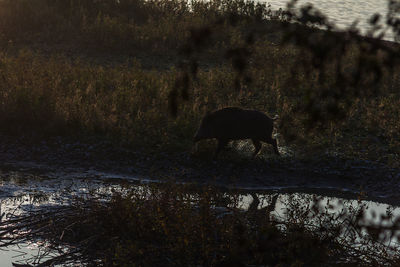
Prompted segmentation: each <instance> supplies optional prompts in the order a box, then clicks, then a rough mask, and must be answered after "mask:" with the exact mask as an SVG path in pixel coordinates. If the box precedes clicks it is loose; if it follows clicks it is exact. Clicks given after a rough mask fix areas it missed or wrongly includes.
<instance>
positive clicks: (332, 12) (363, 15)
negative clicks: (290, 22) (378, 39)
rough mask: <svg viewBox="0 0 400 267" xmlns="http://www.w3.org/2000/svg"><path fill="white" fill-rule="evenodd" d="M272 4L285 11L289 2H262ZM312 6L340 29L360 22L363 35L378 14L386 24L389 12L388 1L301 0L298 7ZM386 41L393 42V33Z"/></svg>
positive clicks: (273, 7)
mask: <svg viewBox="0 0 400 267" xmlns="http://www.w3.org/2000/svg"><path fill="white" fill-rule="evenodd" d="M262 2H265V3H267V4H271V8H272V9H273V10H278V9H279V8H282V9H285V8H286V4H287V2H288V1H287V0H267V1H262ZM306 4H312V5H313V6H314V7H316V8H317V9H318V10H319V11H321V12H322V13H323V14H325V15H326V16H327V17H328V18H329V21H330V22H332V23H334V24H335V25H336V26H337V27H338V28H339V29H345V28H347V27H349V26H351V25H352V24H353V22H354V21H358V24H357V26H358V28H359V29H361V32H362V33H363V34H366V33H367V31H368V30H370V29H371V25H370V24H369V23H368V20H369V18H370V17H371V16H373V15H374V14H376V13H379V14H381V16H382V18H381V22H382V23H384V21H385V20H384V18H385V17H386V14H387V11H388V1H387V0H299V1H297V4H296V6H297V7H301V6H303V5H306ZM384 39H387V40H393V33H392V32H390V31H387V32H386V34H385V37H384Z"/></svg>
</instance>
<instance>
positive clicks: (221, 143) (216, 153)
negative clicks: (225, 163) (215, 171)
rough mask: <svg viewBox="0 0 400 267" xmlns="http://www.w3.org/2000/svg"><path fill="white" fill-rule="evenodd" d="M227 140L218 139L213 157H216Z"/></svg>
mask: <svg viewBox="0 0 400 267" xmlns="http://www.w3.org/2000/svg"><path fill="white" fill-rule="evenodd" d="M228 142H229V140H226V139H218V146H217V150H216V151H215V155H214V159H217V157H218V154H219V152H221V150H222V149H223V148H224V147H225V146H226V145H227V144H228Z"/></svg>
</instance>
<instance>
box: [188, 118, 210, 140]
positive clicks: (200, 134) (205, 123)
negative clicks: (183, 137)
mask: <svg viewBox="0 0 400 267" xmlns="http://www.w3.org/2000/svg"><path fill="white" fill-rule="evenodd" d="M213 137H214V128H213V126H212V119H211V118H210V116H209V115H206V116H204V117H203V119H202V120H201V123H200V127H199V129H198V130H197V132H196V134H195V136H194V137H193V141H194V142H195V143H196V142H198V141H200V140H202V139H208V138H213Z"/></svg>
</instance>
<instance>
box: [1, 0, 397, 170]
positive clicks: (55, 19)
mask: <svg viewBox="0 0 400 267" xmlns="http://www.w3.org/2000/svg"><path fill="white" fill-rule="evenodd" d="M0 5H1V8H0V13H1V14H0V29H1V32H2V35H1V36H0V42H1V48H2V50H3V52H2V54H1V56H0V73H1V78H0V89H1V94H0V111H1V112H0V129H1V132H2V133H4V134H12V135H16V136H20V135H30V134H35V135H41V136H44V137H49V136H55V135H67V136H75V137H78V138H79V136H88V135H89V136H90V135H96V136H106V137H110V138H112V139H114V140H115V141H116V142H123V143H125V144H129V145H131V146H132V147H145V150H147V151H149V152H152V151H159V150H163V151H166V150H167V151H185V150H188V148H189V147H190V144H191V138H192V136H193V134H194V132H195V131H196V127H197V126H198V123H199V121H200V119H201V117H202V116H203V114H205V112H206V111H209V110H213V109H216V108H220V107H224V106H242V107H245V108H252V109H259V110H262V111H265V112H266V113H267V114H269V115H271V116H273V115H275V114H279V116H280V118H281V120H280V121H279V122H278V123H277V128H278V129H277V132H278V133H279V136H278V140H279V144H280V145H281V146H289V147H291V149H292V150H294V151H295V152H296V154H298V155H306V156H307V155H312V156H315V155H319V154H321V153H325V152H326V151H330V152H340V153H343V154H344V155H345V156H346V157H351V158H362V159H370V160H378V161H381V162H383V163H386V164H389V165H391V166H398V164H399V163H398V162H400V159H399V155H400V150H399V148H400V144H399V140H400V139H399V132H400V129H399V128H400V124H399V121H400V113H399V108H398V106H399V103H400V102H399V101H400V93H399V90H398V88H399V80H398V78H397V77H398V75H397V74H398V68H397V65H395V67H394V68H393V69H394V71H393V72H390V71H389V70H388V71H387V72H385V71H384V72H383V73H382V78H381V79H380V80H379V84H378V85H375V86H376V87H379V93H378V94H365V95H363V94H359V95H352V97H351V99H348V98H346V99H339V100H338V101H339V103H338V106H339V107H341V106H343V107H344V108H343V109H344V110H345V114H341V115H343V116H341V117H340V119H337V118H332V119H329V116H328V120H326V121H325V122H324V121H322V122H321V121H316V123H315V125H313V126H312V127H311V128H310V127H309V126H310V125H309V122H310V121H312V120H313V117H312V116H313V114H311V115H310V113H308V112H306V111H305V108H304V106H307V103H310V99H315V97H318V96H319V95H323V94H326V92H327V90H328V89H329V88H336V87H337V83H336V81H335V79H334V77H336V76H335V64H334V63H332V64H331V65H329V64H328V67H327V70H326V71H327V73H328V74H329V73H331V76H329V75H328V78H327V79H325V80H324V83H323V84H321V82H320V80H319V79H320V77H319V76H320V72H319V71H315V72H313V73H312V74H311V75H310V73H308V72H307V70H306V69H304V68H303V67H302V66H301V65H299V58H300V59H301V60H303V61H305V62H306V61H307V60H309V59H310V60H311V55H310V54H309V53H308V52H307V51H305V50H304V49H303V48H300V47H297V46H296V45H294V44H293V43H289V44H288V43H286V44H285V45H284V44H281V40H282V38H281V37H282V36H283V35H284V34H283V33H284V32H283V31H282V29H283V28H282V27H281V26H282V25H284V23H283V24H282V23H281V22H279V21H277V20H276V19H278V18H277V17H274V16H272V13H271V11H270V9H269V8H268V7H266V6H263V5H255V4H254V3H247V2H240V1H211V2H207V3H201V2H193V3H191V5H189V4H188V3H187V2H180V1H140V0H135V1H133V0H130V1H128V0H126V1H118V2H117V1H111V0H109V1H100V2H90V1H77V0H76V1H75V0H71V1H44V0H35V1H23V0H18V1H2V2H1V3H0ZM232 14H233V15H232ZM221 17H222V18H225V19H224V20H221V22H219V23H217V24H215V23H214V24H212V23H211V24H212V25H213V27H212V28H211V29H212V31H211V33H210V37H208V33H207V31H206V30H207V29H208V28H207V27H209V25H210V22H213V21H219V19H220V18H221ZM261 18H269V19H261ZM271 18H273V19H271ZM204 27H206V28H204ZM199 29H200V30H199ZM201 29H203V30H204V29H206V30H205V31H204V32H203V33H202V31H201ZM250 29H251V31H250ZM250 32H251V33H252V35H250V36H249V33H250ZM254 32H256V33H257V35H255V39H254V40H250V41H249V38H250V37H252V36H253V33H254ZM202 34H203V35H205V36H206V37H207V38H205V39H204V40H205V41H203V39H202V38H203V37H202ZM196 36H197V37H198V39H196V38H197V37H196ZM199 36H200V37H199ZM193 38H194V39H196V40H197V41H196V42H195V43H190V42H189V41H190V40H193ZM250 39H251V38H250ZM188 40H189V41H188ZM185 45H186V46H187V45H191V46H190V47H189V48H191V49H192V50H193V51H192V52H191V53H189V54H187V53H186V54H185V51H186V50H185V49H182V47H183V48H185ZM241 47H245V48H246V49H247V50H246V51H250V54H249V55H248V56H246V57H247V58H246V68H245V69H244V70H243V73H239V72H238V69H237V67H238V66H237V62H236V61H237V58H235V55H234V56H233V57H232V56H231V57H229V53H228V54H227V51H229V50H232V48H241ZM235 51H236V50H235ZM360 53H361V52H360V50H359V48H358V47H357V46H354V47H353V48H350V49H348V50H346V52H345V53H344V54H343V55H342V56H343V58H344V59H343V62H342V63H343V64H342V66H341V67H342V68H343V69H345V70H348V72H351V70H352V69H354V68H355V67H356V66H357V64H358V63H359V62H358V61H357V60H358V56H359V55H360ZM225 55H227V56H225ZM235 60H236V61H235ZM239 60H240V58H239ZM382 61H383V60H382ZM188 62H189V63H190V62H191V63H193V62H195V63H197V64H198V68H197V69H196V71H195V74H196V75H195V76H194V75H193V76H190V77H191V79H190V82H191V83H190V88H189V90H188V91H187V92H188V100H186V101H181V102H180V103H179V113H178V116H177V117H176V118H175V117H173V116H171V115H170V103H169V102H168V100H169V95H170V92H171V91H173V90H174V89H176V87H177V84H176V82H177V80H178V81H179V77H181V76H182V75H184V74H185V69H184V68H182V67H180V66H181V65H182V64H184V65H185V64H186V65H187V64H188ZM235 62H236V63H235ZM180 63H181V64H180ZM235 64H236V65H235ZM310 64H311V63H310ZM186 65H185V66H186ZM191 75H192V74H191ZM238 77H239V78H240V79H239V86H238ZM365 79H366V80H368V78H367V77H366V78H365ZM361 86H362V84H361ZM184 93H185V92H183V91H182V92H181V91H178V94H182V97H183V98H186V96H185V95H184ZM328 102H329V101H328ZM328 102H327V101H326V100H325V99H322V100H321V101H319V102H318V101H317V103H316V104H315V101H314V104H313V105H314V106H317V107H319V106H321V107H325V106H328V107H329V103H328ZM314 106H313V108H314V109H315V107H314ZM321 110H322V109H321ZM323 112H324V111H323V110H322V111H321V114H322V113H323ZM329 114H330V113H329ZM329 114H328V115H329ZM310 118H311V119H310Z"/></svg>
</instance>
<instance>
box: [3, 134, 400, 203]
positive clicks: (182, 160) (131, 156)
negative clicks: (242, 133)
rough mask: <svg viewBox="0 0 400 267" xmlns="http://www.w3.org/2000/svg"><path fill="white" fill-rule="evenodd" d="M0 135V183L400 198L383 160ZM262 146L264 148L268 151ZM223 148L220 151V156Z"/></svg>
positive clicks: (397, 178) (398, 173)
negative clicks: (99, 182) (163, 184)
mask: <svg viewBox="0 0 400 267" xmlns="http://www.w3.org/2000/svg"><path fill="white" fill-rule="evenodd" d="M1 139H2V141H1V142H0V179H1V180H2V181H3V185H4V183H6V182H9V181H10V180H11V177H15V175H16V173H17V174H18V175H19V176H22V177H25V178H26V179H31V178H32V177H39V178H40V179H49V180H54V181H62V180H63V179H71V178H85V179H89V180H90V179H104V180H105V181H107V182H109V183H114V182H117V181H121V180H128V181H142V182H143V181H145V182H148V181H175V182H178V183H195V184H210V185H216V186H221V187H223V188H228V189H241V190H254V191H278V192H307V193H315V194H318V195H330V196H338V197H346V198H358V197H359V196H360V194H361V195H362V196H363V198H365V199H366V200H374V201H378V202H382V203H387V204H392V205H395V206H398V205H400V193H399V192H400V169H393V168H388V167H387V166H385V165H382V164H379V163H375V162H368V161H361V160H360V161H355V160H346V159H343V158H340V157H332V156H326V157H320V156H319V157H318V158H315V159H309V160H307V161H305V160H299V159H296V158H295V157H291V156H282V157H281V158H277V157H271V158H264V157H262V156H259V157H257V158H255V159H251V158H250V157H248V156H247V155H242V156H240V157H239V158H234V159H232V158H230V157H229V156H226V155H228V154H229V153H235V151H227V152H225V153H223V154H222V156H221V158H220V159H218V160H216V161H214V160H212V159H211V158H212V157H211V155H210V157H209V158H204V157H199V156H198V155H196V154H194V155H193V154H191V153H190V152H184V153H175V154H168V153H157V154H152V155H149V154H146V153H143V152H140V151H134V150H130V149H127V148H124V147H122V146H115V145H114V144H112V143H107V142H91V144H89V143H78V142H68V141H66V140H63V139H61V138H59V139H57V138H56V139H54V140H52V141H49V142H38V143H35V144H32V143H24V142H23V141H15V140H11V139H9V138H6V137H2V138H1ZM265 153H267V152H265ZM224 154H225V156H224Z"/></svg>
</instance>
